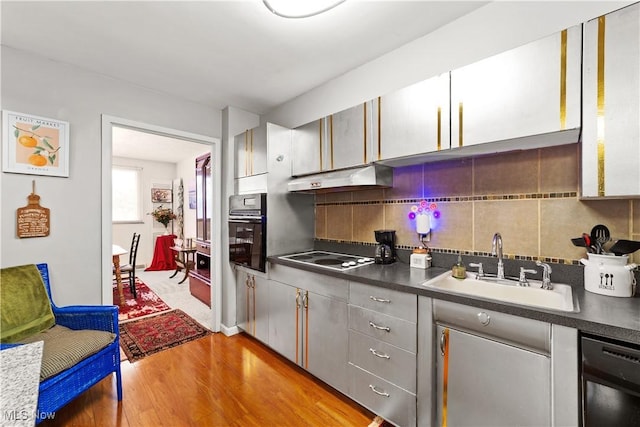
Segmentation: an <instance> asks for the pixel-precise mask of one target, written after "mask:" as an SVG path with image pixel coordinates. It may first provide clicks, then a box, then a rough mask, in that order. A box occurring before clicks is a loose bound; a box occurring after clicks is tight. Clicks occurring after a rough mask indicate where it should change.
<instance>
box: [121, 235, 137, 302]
mask: <svg viewBox="0 0 640 427" xmlns="http://www.w3.org/2000/svg"><path fill="white" fill-rule="evenodd" d="M138 243H140V233H133V237H132V238H131V250H130V251H129V262H128V263H127V264H123V265H121V266H120V272H121V273H122V274H127V279H129V290H131V294H132V295H133V298H138V294H137V292H136V256H137V255H138Z"/></svg>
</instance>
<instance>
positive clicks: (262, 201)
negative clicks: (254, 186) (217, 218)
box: [229, 193, 267, 272]
mask: <svg viewBox="0 0 640 427" xmlns="http://www.w3.org/2000/svg"><path fill="white" fill-rule="evenodd" d="M266 252H267V194H266V193H256V194H243V195H235V196H231V197H229V261H231V262H232V263H234V264H238V265H244V266H246V267H248V268H251V269H253V270H257V271H262V272H264V271H265V267H266V261H267V253H266Z"/></svg>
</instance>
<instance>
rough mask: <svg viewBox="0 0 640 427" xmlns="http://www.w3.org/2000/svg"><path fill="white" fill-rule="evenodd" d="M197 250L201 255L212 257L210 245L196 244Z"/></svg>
mask: <svg viewBox="0 0 640 427" xmlns="http://www.w3.org/2000/svg"><path fill="white" fill-rule="evenodd" d="M196 250H197V251H198V252H200V253H203V254H207V255H211V246H210V245H209V244H208V243H202V242H196Z"/></svg>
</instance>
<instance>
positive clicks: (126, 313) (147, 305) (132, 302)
mask: <svg viewBox="0 0 640 427" xmlns="http://www.w3.org/2000/svg"><path fill="white" fill-rule="evenodd" d="M122 292H123V294H124V304H120V297H119V296H118V285H117V283H116V281H115V280H114V281H113V304H115V305H117V306H118V321H119V322H120V323H122V322H126V321H129V320H131V319H136V318H139V317H143V316H149V315H151V314H156V313H161V312H163V311H168V310H171V307H169V306H168V305H167V304H165V302H164V301H162V300H161V299H160V297H159V296H158V295H157V294H156V293H155V292H153V291H152V290H151V289H149V288H148V287H147V285H145V284H144V283H143V282H142V281H141V280H140V279H138V278H137V277H136V292H137V294H138V298H136V299H134V298H133V295H132V294H131V290H130V289H129V281H128V280H127V279H124V280H122Z"/></svg>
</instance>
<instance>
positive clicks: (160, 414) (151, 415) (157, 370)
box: [40, 333, 374, 427]
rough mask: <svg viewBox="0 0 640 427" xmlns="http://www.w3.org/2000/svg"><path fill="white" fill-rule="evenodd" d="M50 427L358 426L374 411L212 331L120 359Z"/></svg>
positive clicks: (241, 338) (246, 340)
mask: <svg viewBox="0 0 640 427" xmlns="http://www.w3.org/2000/svg"><path fill="white" fill-rule="evenodd" d="M122 388H123V399H122V402H120V403H118V400H117V398H116V391H115V376H114V375H112V376H111V377H108V378H105V379H104V380H102V381H101V382H100V383H99V384H97V385H95V386H94V387H93V388H91V389H89V390H88V391H87V392H85V393H84V394H82V395H81V396H79V397H78V398H77V399H76V400H74V401H73V402H71V403H70V404H68V405H67V406H65V407H64V408H62V409H61V410H59V411H58V412H57V413H56V417H55V419H53V420H47V421H44V422H43V423H42V424H40V425H41V426H43V427H51V426H82V427H89V426H124V427H129V426H130V427H134V426H135V427H144V426H172V427H174V426H261V427H265V426H296V427H298V426H323V427H328V426H363V427H366V426H368V425H369V423H370V422H371V421H372V420H373V418H374V414H372V413H370V412H369V411H367V410H366V409H364V408H362V407H361V406H359V405H358V404H356V403H355V402H353V401H351V400H350V399H348V398H346V397H345V396H344V395H342V394H340V393H338V392H336V391H335V390H333V389H331V388H330V387H328V386H326V385H325V384H323V383H322V382H320V381H318V380H316V379H315V378H313V377H312V376H311V375H309V374H308V373H306V372H305V371H304V370H302V369H301V368H299V367H297V366H296V365H295V364H293V363H291V362H289V361H288V360H286V359H284V358H283V357H281V356H280V355H278V354H277V353H275V352H273V351H272V350H270V349H268V348H267V347H266V346H264V345H262V344H260V343H259V342H257V341H255V340H254V339H253V338H250V337H248V336H246V335H244V334H239V335H235V336H232V337H226V336H225V335H223V334H221V333H217V334H213V335H210V336H208V337H205V338H201V339H199V340H196V341H192V342H190V343H187V344H183V345H181V346H178V347H174V348H172V349H169V350H165V351H163V352H160V353H157V354H154V355H151V356H148V357H146V358H144V359H142V360H139V361H137V362H135V363H133V364H132V363H129V362H128V361H123V362H122Z"/></svg>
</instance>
